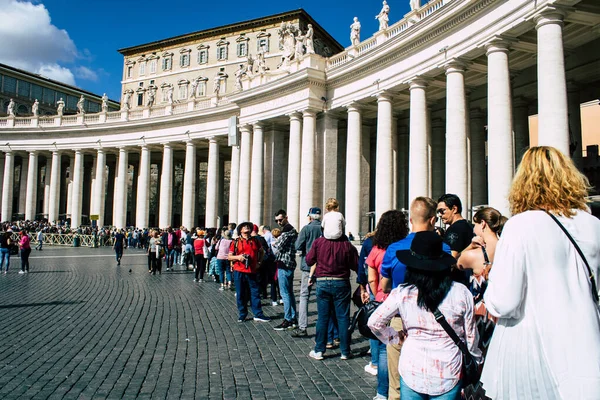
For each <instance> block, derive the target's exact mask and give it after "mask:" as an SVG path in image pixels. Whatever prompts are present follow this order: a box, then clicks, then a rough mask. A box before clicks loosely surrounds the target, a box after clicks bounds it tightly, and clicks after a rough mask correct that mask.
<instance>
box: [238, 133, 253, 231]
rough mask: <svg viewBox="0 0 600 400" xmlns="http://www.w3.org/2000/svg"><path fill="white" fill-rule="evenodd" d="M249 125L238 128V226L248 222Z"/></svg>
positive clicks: (250, 155) (250, 144) (250, 153)
mask: <svg viewBox="0 0 600 400" xmlns="http://www.w3.org/2000/svg"><path fill="white" fill-rule="evenodd" d="M251 130H252V127H251V126H250V125H243V126H242V127H240V133H241V135H240V136H241V138H240V182H239V184H240V189H239V192H238V197H239V201H238V219H239V221H238V224H239V223H241V222H247V221H249V220H250V165H251V162H252V137H251V134H250V131H251Z"/></svg>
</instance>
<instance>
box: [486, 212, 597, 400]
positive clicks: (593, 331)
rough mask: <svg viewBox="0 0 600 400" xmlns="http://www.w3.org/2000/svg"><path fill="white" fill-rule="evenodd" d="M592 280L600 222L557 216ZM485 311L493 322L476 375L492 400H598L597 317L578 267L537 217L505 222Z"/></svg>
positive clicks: (563, 239)
mask: <svg viewBox="0 0 600 400" xmlns="http://www.w3.org/2000/svg"><path fill="white" fill-rule="evenodd" d="M558 219H559V220H560V222H561V223H562V224H563V225H564V226H565V228H566V229H567V230H568V231H569V233H570V234H571V236H573V238H574V239H575V241H576V242H577V243H578V244H579V247H580V248H581V250H582V251H583V253H584V254H585V256H586V258H587V260H588V263H589V264H590V267H591V268H592V271H593V272H594V274H595V275H596V277H597V276H598V269H599V265H600V220H598V219H597V218H596V217H594V216H592V215H590V214H588V213H586V212H582V211H579V212H577V214H576V215H575V216H574V217H573V218H564V217H558ZM484 299H485V303H486V306H487V309H488V310H489V311H490V313H491V314H493V315H495V316H497V317H499V318H500V319H499V321H498V324H497V326H496V330H495V331H494V335H493V337H492V341H491V344H490V347H489V350H488V354H487V359H486V361H485V366H484V370H483V375H482V378H481V380H482V382H483V384H484V388H485V390H486V394H487V395H488V396H489V397H491V398H492V399H511V400H513V399H514V400H517V399H528V400H533V399H578V400H584V399H599V398H600V311H599V310H598V307H597V306H596V305H595V304H594V301H593V299H592V294H591V289H590V282H589V279H588V274H587V269H586V267H585V264H584V263H583V261H582V260H581V257H580V256H579V255H578V253H577V251H576V250H575V247H574V246H573V244H572V243H571V241H570V240H569V239H568V238H567V236H566V235H565V234H564V232H563V231H562V230H561V229H560V227H559V226H558V225H557V224H556V222H554V221H553V220H552V218H550V216H548V215H546V214H545V213H544V212H543V211H527V212H524V213H522V214H519V215H516V216H515V217H513V218H511V219H510V220H509V221H508V222H507V223H506V226H505V227H504V230H503V232H502V237H501V239H500V241H499V243H498V247H497V248H496V254H495V259H494V264H493V268H492V271H491V273H490V279H489V286H488V288H487V290H486V293H485V295H484Z"/></svg>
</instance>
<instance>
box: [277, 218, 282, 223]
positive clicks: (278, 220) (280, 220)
mask: <svg viewBox="0 0 600 400" xmlns="http://www.w3.org/2000/svg"><path fill="white" fill-rule="evenodd" d="M275 222H283V218H281V219H277V218H275Z"/></svg>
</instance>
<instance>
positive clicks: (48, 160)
mask: <svg viewBox="0 0 600 400" xmlns="http://www.w3.org/2000/svg"><path fill="white" fill-rule="evenodd" d="M0 166H2V168H4V161H2V163H1V164H0ZM44 168H45V169H44V208H43V210H42V213H43V214H44V217H46V218H48V213H49V210H50V171H51V170H52V155H50V157H46V166H45V167H44ZM2 178H4V173H2ZM0 198H1V196H0Z"/></svg>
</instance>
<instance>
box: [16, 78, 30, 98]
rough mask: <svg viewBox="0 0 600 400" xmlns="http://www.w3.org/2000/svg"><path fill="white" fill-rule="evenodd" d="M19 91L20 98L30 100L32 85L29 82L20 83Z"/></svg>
mask: <svg viewBox="0 0 600 400" xmlns="http://www.w3.org/2000/svg"><path fill="white" fill-rule="evenodd" d="M18 85H19V86H18V91H19V93H18V94H19V96H21V97H25V98H27V99H28V98H29V90H30V88H31V84H30V83H29V82H25V81H21V80H19V81H18Z"/></svg>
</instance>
